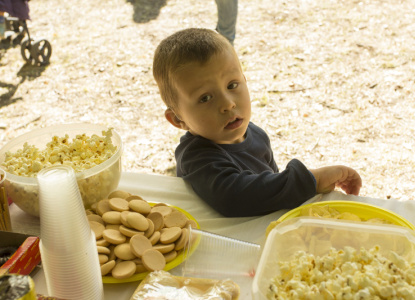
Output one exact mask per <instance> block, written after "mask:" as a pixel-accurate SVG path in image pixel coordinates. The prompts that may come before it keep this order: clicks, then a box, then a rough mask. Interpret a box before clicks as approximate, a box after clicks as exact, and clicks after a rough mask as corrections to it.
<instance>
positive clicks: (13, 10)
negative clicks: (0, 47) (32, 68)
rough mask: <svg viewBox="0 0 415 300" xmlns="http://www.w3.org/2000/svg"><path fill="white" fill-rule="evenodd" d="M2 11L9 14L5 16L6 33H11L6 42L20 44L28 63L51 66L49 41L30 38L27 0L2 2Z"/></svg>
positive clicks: (4, 0) (2, 0) (0, 9)
mask: <svg viewBox="0 0 415 300" xmlns="http://www.w3.org/2000/svg"><path fill="white" fill-rule="evenodd" d="M0 11H3V12H5V13H7V15H5V16H4V19H5V32H6V33H8V34H10V33H11V35H8V37H7V38H6V42H9V43H10V44H14V45H17V44H20V47H21V54H22V57H23V59H24V60H25V61H26V62H27V63H30V64H32V65H40V66H44V65H47V64H49V60H50V57H51V55H52V46H51V45H50V43H49V41H47V40H45V39H41V40H37V41H34V40H33V39H32V38H31V36H30V33H29V29H28V27H27V24H26V21H27V20H29V19H30V18H29V6H28V3H27V0H0ZM25 36H26V37H27V38H26V39H25Z"/></svg>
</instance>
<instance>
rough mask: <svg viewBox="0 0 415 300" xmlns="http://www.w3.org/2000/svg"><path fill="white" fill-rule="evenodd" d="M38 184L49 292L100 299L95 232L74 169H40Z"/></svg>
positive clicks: (101, 284)
mask: <svg viewBox="0 0 415 300" xmlns="http://www.w3.org/2000/svg"><path fill="white" fill-rule="evenodd" d="M37 179H38V183H39V209H40V211H39V212H40V238H41V240H40V252H41V256H42V266H43V269H44V272H45V278H46V285H47V289H48V293H49V294H50V295H53V296H54V297H57V298H62V299H68V300H71V299H88V300H102V299H103V297H104V288H103V283H102V276H101V269H100V264H99V259H98V251H97V246H96V239H95V235H94V233H93V232H92V230H91V228H90V226H89V222H88V219H87V217H86V213H85V208H84V204H83V202H82V198H81V194H80V192H79V188H78V184H77V181H76V176H75V171H74V170H73V169H72V168H71V167H68V166H64V165H60V166H53V167H50V168H46V169H43V170H42V171H40V172H39V173H38V175H37Z"/></svg>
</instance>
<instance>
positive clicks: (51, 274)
mask: <svg viewBox="0 0 415 300" xmlns="http://www.w3.org/2000/svg"><path fill="white" fill-rule="evenodd" d="M39 249H40V253H41V257H42V266H43V270H44V273H45V278H46V286H47V289H48V293H49V295H53V296H55V297H57V298H62V299H68V300H70V299H91V300H95V299H96V300H102V299H103V297H104V290H103V283H102V277H101V269H100V264H99V259H98V251H97V247H96V242H95V235H94V234H93V233H92V232H91V239H90V241H89V242H88V243H87V244H86V245H83V246H82V247H79V250H78V251H75V252H74V253H72V254H67V255H64V254H61V253H54V251H53V250H52V251H50V250H47V249H45V248H44V245H43V243H42V240H41V241H40V245H39Z"/></svg>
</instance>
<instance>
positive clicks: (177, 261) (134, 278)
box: [102, 202, 200, 283]
mask: <svg viewBox="0 0 415 300" xmlns="http://www.w3.org/2000/svg"><path fill="white" fill-rule="evenodd" d="M149 204H150V205H151V206H154V205H156V204H157V203H154V202H149ZM165 204H166V205H168V206H171V207H174V208H175V209H177V210H179V211H181V212H182V213H184V214H185V215H186V217H187V218H188V219H190V220H193V221H195V222H196V225H197V228H198V229H200V226H199V223H198V222H197V221H196V219H195V218H193V216H192V215H191V214H189V213H188V212H187V211H185V210H184V209H181V208H180V207H177V206H174V205H170V204H167V203H165ZM197 245H198V243H194V244H193V246H192V247H191V248H190V253H189V254H188V255H190V254H192V253H193V252H194V251H195V249H196V248H197ZM183 257H184V253H183V250H180V252H179V253H178V255H177V256H176V258H175V259H173V260H172V261H171V262H169V263H167V264H166V266H165V267H164V270H165V271H168V270H171V269H173V268H175V267H177V266H178V265H180V264H181V263H182V262H183ZM148 273H150V272H143V273H138V274H135V275H133V276H131V277H129V278H126V279H117V278H114V277H112V276H102V282H103V283H124V282H132V281H139V280H143V279H144V278H145V277H146V276H147V275H148Z"/></svg>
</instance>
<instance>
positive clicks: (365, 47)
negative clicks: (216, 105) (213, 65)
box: [0, 0, 415, 200]
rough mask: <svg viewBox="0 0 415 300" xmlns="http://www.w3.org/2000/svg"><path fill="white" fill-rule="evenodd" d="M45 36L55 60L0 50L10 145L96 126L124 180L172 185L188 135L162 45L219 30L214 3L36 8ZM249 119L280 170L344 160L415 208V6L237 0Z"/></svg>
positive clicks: (4, 129)
mask: <svg viewBox="0 0 415 300" xmlns="http://www.w3.org/2000/svg"><path fill="white" fill-rule="evenodd" d="M29 7H30V17H31V20H29V21H27V24H28V27H29V30H30V34H31V37H32V38H33V39H34V40H40V39H47V40H48V41H49V42H50V44H51V47H52V55H51V57H50V63H49V64H47V65H43V66H38V65H32V64H28V63H26V62H25V60H24V59H23V58H22V54H21V46H20V45H19V44H13V43H10V42H8V41H7V40H3V41H2V42H1V47H0V48H1V49H0V148H1V147H2V146H4V145H5V144H6V143H7V142H8V141H10V140H11V139H13V138H14V137H16V136H19V135H21V134H23V133H26V132H29V131H30V130H33V129H35V128H40V127H44V126H50V125H54V124H62V123H73V122H85V123H99V124H102V125H106V126H108V127H114V128H115V130H117V132H119V134H120V135H121V137H122V140H123V143H124V147H125V148H124V153H123V157H122V165H123V171H126V172H139V173H154V174H163V175H169V176H175V159H174V149H175V147H176V145H177V144H178V141H179V138H180V136H181V135H182V134H183V133H184V132H182V131H180V130H178V129H176V128H174V127H173V126H171V125H170V124H169V123H168V122H167V121H166V120H165V119H164V110H165V107H164V104H163V102H162V101H161V99H160V97H159V94H158V89H157V86H156V84H155V81H154V80H153V76H152V58H153V53H154V50H155V48H156V47H157V45H158V43H159V42H160V41H161V40H162V39H163V38H165V37H167V36H168V35H170V34H172V33H173V32H175V31H177V30H180V29H183V28H188V27H206V28H210V29H215V27H216V23H217V7H216V4H215V1H214V0H128V1H127V0H105V1H102V0H101V1H99V0H71V1H66V0H32V1H30V2H29ZM234 47H235V50H236V51H237V53H238V55H239V58H240V60H241V63H242V67H243V69H244V72H245V75H246V78H247V80H248V86H249V88H250V92H251V100H252V109H253V114H252V121H253V122H254V123H256V124H257V125H259V126H261V127H263V128H264V129H265V130H266V131H267V133H268V134H269V136H270V138H271V143H272V146H273V149H274V155H275V160H276V162H277V164H278V166H279V168H280V169H281V170H283V169H284V168H285V165H286V164H287V163H288V162H289V160H291V159H292V158H298V159H300V160H301V161H303V162H304V163H305V165H306V166H308V167H309V168H316V167H321V166H325V165H332V164H345V165H348V166H350V167H353V168H355V169H356V170H358V171H359V172H360V174H361V176H362V178H363V187H362V190H361V195H363V196H370V197H377V198H395V199H401V200H408V199H415V171H414V170H415V155H414V150H415V139H414V136H415V117H414V116H415V101H414V99H415V2H414V1H412V0H401V1H397V0H378V1H376V0H363V1H340V0H332V1H329V0H324V1H320V0H308V1H307V0H291V1H275V0H239V8H238V18H237V25H236V39H235V42H234Z"/></svg>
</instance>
